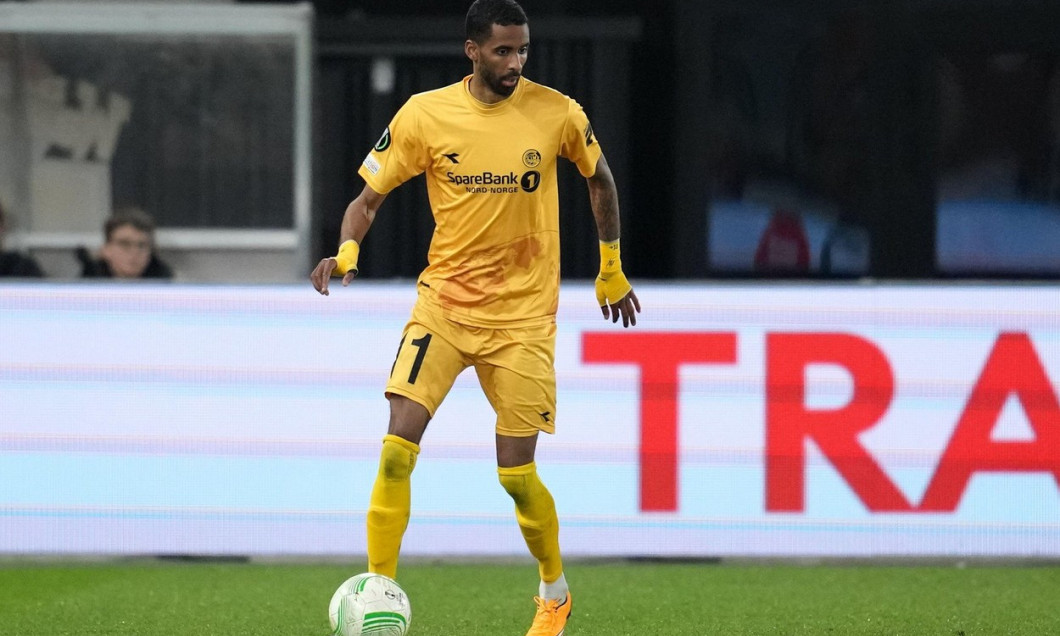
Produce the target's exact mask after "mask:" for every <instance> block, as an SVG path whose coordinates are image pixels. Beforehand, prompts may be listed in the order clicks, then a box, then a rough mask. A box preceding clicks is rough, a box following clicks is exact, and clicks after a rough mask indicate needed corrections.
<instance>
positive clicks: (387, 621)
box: [328, 572, 412, 636]
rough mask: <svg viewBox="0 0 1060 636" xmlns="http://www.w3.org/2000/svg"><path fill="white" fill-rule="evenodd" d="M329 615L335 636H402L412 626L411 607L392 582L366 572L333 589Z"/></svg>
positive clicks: (379, 575)
mask: <svg viewBox="0 0 1060 636" xmlns="http://www.w3.org/2000/svg"><path fill="white" fill-rule="evenodd" d="M328 616H329V618H330V619H331V629H332V634H335V636H363V635H371V636H404V635H405V634H406V633H407V632H408V631H409V624H410V623H412V606H411V605H409V597H408V596H407V595H406V594H405V591H404V590H402V589H401V587H400V586H398V584H397V582H396V581H394V579H392V578H390V577H387V576H383V575H382V574H373V573H371V572H365V573H364V574H358V575H357V576H353V577H350V578H348V579H346V581H345V582H343V584H342V585H340V586H339V589H337V590H335V594H334V595H333V596H332V597H331V604H330V605H329V606H328Z"/></svg>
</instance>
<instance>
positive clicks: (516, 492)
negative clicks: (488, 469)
mask: <svg viewBox="0 0 1060 636" xmlns="http://www.w3.org/2000/svg"><path fill="white" fill-rule="evenodd" d="M498 479H500V482H501V486H502V487H503V488H504V491H505V492H507V493H508V494H509V495H511V498H512V499H515V500H516V501H519V500H520V499H522V498H523V497H524V496H526V477H525V476H523V475H504V474H502V475H500V476H499V477H498Z"/></svg>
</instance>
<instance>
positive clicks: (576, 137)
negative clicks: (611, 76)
mask: <svg viewBox="0 0 1060 636" xmlns="http://www.w3.org/2000/svg"><path fill="white" fill-rule="evenodd" d="M559 154H560V156H561V157H566V158H567V159H570V160H571V161H572V162H574V165H576V166H578V172H580V173H581V175H582V176H583V177H586V178H588V177H591V176H593V175H594V174H596V162H597V161H599V160H600V155H601V154H603V153H602V151H601V150H600V144H599V143H598V142H597V141H596V135H594V134H593V126H592V124H590V123H589V118H588V116H586V114H585V111H584V110H583V109H582V107H581V105H580V104H578V102H576V101H574V100H573V99H572V100H570V103H569V104H568V106H567V121H566V124H565V125H564V126H563V138H562V139H561V140H560V147H559Z"/></svg>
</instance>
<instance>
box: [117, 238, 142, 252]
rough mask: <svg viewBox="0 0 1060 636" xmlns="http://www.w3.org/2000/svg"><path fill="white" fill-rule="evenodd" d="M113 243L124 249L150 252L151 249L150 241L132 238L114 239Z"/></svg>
mask: <svg viewBox="0 0 1060 636" xmlns="http://www.w3.org/2000/svg"><path fill="white" fill-rule="evenodd" d="M111 243H113V244H115V245H117V246H118V247H120V248H121V249H123V250H127V251H134V250H135V251H137V252H149V251H150V250H151V242H150V241H134V240H132V239H114V240H112V241H111Z"/></svg>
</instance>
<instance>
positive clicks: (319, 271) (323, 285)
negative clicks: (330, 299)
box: [309, 262, 328, 296]
mask: <svg viewBox="0 0 1060 636" xmlns="http://www.w3.org/2000/svg"><path fill="white" fill-rule="evenodd" d="M323 270H324V263H323V262H321V263H319V264H318V265H317V266H316V267H315V268H314V269H313V273H311V274H310V275H309V280H310V281H311V282H312V283H313V288H314V289H316V290H317V291H318V292H320V293H321V294H322V295H324V296H327V295H328V276H327V274H326V273H325V272H324V271H323Z"/></svg>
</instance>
